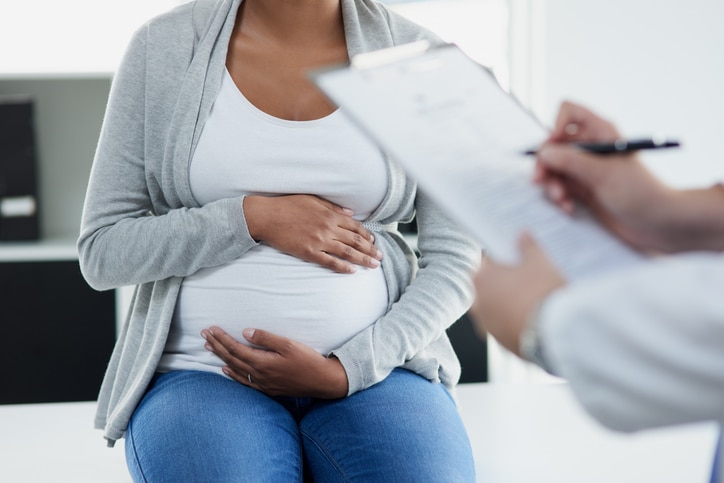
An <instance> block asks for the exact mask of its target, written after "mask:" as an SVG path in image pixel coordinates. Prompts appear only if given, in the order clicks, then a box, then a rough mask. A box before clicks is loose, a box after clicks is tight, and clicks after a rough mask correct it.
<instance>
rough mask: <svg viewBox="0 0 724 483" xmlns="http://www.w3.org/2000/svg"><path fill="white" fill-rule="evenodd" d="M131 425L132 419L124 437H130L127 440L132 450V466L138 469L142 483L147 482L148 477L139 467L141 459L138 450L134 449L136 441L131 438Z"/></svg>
mask: <svg viewBox="0 0 724 483" xmlns="http://www.w3.org/2000/svg"><path fill="white" fill-rule="evenodd" d="M131 425H132V421H131V422H129V424H128V430H127V431H126V438H130V439H129V442H130V443H131V449H132V450H133V460H134V466H135V467H136V469H137V470H138V473H139V474H140V475H141V478H143V483H148V479H147V478H146V475H145V474H144V473H143V468H141V461H140V460H139V459H138V452H137V451H136V442H135V439H134V438H133V431H131Z"/></svg>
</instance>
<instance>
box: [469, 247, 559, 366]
mask: <svg viewBox="0 0 724 483" xmlns="http://www.w3.org/2000/svg"><path fill="white" fill-rule="evenodd" d="M519 250H520V261H519V262H518V263H517V264H515V265H504V264H501V263H497V262H495V261H493V260H491V259H489V258H485V259H484V260H483V263H482V265H481V267H480V269H479V270H478V272H477V274H476V275H475V278H474V280H473V282H474V284H475V291H476V297H475V301H474V302H473V306H472V307H471V309H470V311H469V312H468V313H469V315H470V316H471V318H472V321H473V324H474V327H475V329H476V331H477V332H478V334H479V335H481V336H482V335H484V334H485V333H486V332H487V333H489V334H490V335H492V336H493V337H495V339H497V341H498V342H500V344H501V345H502V346H503V347H505V348H506V349H508V350H509V351H511V352H513V353H514V354H516V355H518V356H520V336H521V334H522V333H523V330H524V329H525V326H526V323H527V321H528V318H529V317H531V315H532V314H533V313H534V311H536V310H537V308H538V307H539V306H540V304H541V303H542V302H543V300H544V299H545V298H546V297H547V296H548V295H549V294H550V293H551V292H553V291H554V290H555V289H557V288H559V287H562V286H563V285H565V283H566V281H565V279H564V278H563V276H562V275H561V274H560V273H559V272H558V270H557V269H556V268H555V267H554V266H553V264H552V263H551V262H550V260H549V259H548V257H547V256H546V254H545V253H544V252H543V250H542V249H541V248H540V246H539V245H538V244H537V243H536V242H535V240H534V239H533V238H532V237H531V236H530V235H529V234H527V233H524V234H523V235H522V236H521V238H520V241H519Z"/></svg>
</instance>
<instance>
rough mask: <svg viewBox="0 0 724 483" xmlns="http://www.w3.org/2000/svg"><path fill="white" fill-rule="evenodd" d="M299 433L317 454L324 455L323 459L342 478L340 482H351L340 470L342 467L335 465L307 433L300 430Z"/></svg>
mask: <svg viewBox="0 0 724 483" xmlns="http://www.w3.org/2000/svg"><path fill="white" fill-rule="evenodd" d="M300 433H301V435H302V437H303V438H304V439H306V440H307V441H309V442H310V443H311V444H313V445H314V446H315V447H316V448H317V449H319V452H320V453H322V455H324V459H326V460H327V461H328V462H329V464H330V465H331V466H332V468H334V469H335V470H336V471H337V474H338V475H339V476H340V477H341V478H342V481H345V482H350V481H352V480H351V479H350V478H348V477H347V476H346V475H345V473H344V471H343V470H342V467H341V466H339V464H337V462H336V461H335V460H334V459H333V458H332V457H331V455H330V453H329V451H327V450H326V448H325V447H324V446H323V445H322V444H321V443H320V442H319V441H318V440H317V439H316V438H314V437H312V436H311V435H310V434H308V433H307V432H305V431H303V430H300Z"/></svg>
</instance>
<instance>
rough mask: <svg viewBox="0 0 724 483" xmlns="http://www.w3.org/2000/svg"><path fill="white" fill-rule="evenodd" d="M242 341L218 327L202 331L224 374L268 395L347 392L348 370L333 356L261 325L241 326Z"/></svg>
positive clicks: (338, 394) (336, 394) (328, 396)
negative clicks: (223, 365) (258, 327)
mask: <svg viewBox="0 0 724 483" xmlns="http://www.w3.org/2000/svg"><path fill="white" fill-rule="evenodd" d="M243 334H244V338H245V339H246V340H247V341H249V342H250V343H251V344H253V345H254V346H256V347H250V346H248V345H246V344H242V343H241V342H239V341H238V340H236V339H234V338H233V337H231V336H230V335H229V334H227V333H226V332H224V331H223V330H222V329H220V328H218V327H211V328H209V329H205V330H203V331H202V332H201V335H202V337H204V339H206V349H208V350H210V351H211V352H213V353H214V354H216V355H217V356H218V357H219V358H220V359H221V360H222V361H224V362H225V363H226V366H225V367H224V368H223V371H224V373H225V374H226V375H228V376H229V377H231V378H232V379H234V380H235V381H237V382H240V383H241V384H244V385H245V386H249V387H253V388H254V389H258V390H259V391H262V392H263V393H265V394H268V395H270V396H293V397H317V398H322V399H336V398H341V397H344V396H346V395H347V388H348V382H347V373H346V371H345V370H344V367H343V366H342V363H341V362H339V360H338V359H337V358H336V357H325V356H323V355H321V354H320V353H319V352H317V351H315V350H314V349H312V348H311V347H308V346H306V345H304V344H302V343H300V342H297V341H294V340H292V339H287V338H286V337H281V336H279V335H275V334H272V333H270V332H267V331H265V330H260V329H256V330H254V329H244V332H243Z"/></svg>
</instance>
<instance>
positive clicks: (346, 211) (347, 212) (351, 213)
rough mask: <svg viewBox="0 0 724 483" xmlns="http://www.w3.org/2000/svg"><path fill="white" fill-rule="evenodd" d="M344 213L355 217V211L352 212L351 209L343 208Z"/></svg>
mask: <svg viewBox="0 0 724 483" xmlns="http://www.w3.org/2000/svg"><path fill="white" fill-rule="evenodd" d="M342 211H343V212H344V213H345V214H346V215H354V211H352V210H350V209H349V208H342Z"/></svg>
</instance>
